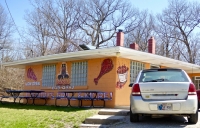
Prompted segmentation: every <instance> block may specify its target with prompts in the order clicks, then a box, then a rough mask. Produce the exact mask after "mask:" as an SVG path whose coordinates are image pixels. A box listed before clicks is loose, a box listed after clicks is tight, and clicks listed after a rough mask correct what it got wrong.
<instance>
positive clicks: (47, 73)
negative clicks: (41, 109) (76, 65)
mask: <svg viewBox="0 0 200 128" xmlns="http://www.w3.org/2000/svg"><path fill="white" fill-rule="evenodd" d="M55 76H56V65H44V66H43V70H42V86H44V87H53V86H54V84H55Z"/></svg>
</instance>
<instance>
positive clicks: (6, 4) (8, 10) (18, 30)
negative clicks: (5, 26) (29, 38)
mask: <svg viewBox="0 0 200 128" xmlns="http://www.w3.org/2000/svg"><path fill="white" fill-rule="evenodd" d="M5 3H6V7H7V9H8V12H9V14H10V16H11V18H12V21H13V23H14V25H15V27H16V30H17V32H18V34H19V36H20V38H21V39H22V40H23V38H22V35H21V34H20V32H19V30H18V27H17V25H16V23H15V21H14V19H13V17H12V14H11V12H10V9H9V7H8V4H7V1H6V0H5Z"/></svg>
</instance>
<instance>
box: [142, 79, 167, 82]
mask: <svg viewBox="0 0 200 128" xmlns="http://www.w3.org/2000/svg"><path fill="white" fill-rule="evenodd" d="M162 81H168V80H167V79H155V80H148V81H145V82H162Z"/></svg>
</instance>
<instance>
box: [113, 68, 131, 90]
mask: <svg viewBox="0 0 200 128" xmlns="http://www.w3.org/2000/svg"><path fill="white" fill-rule="evenodd" d="M128 70H129V68H128V67H127V66H125V65H122V66H119V67H118V68H117V75H118V82H117V86H116V88H119V89H121V88H123V87H124V85H125V84H126V81H127V75H128Z"/></svg>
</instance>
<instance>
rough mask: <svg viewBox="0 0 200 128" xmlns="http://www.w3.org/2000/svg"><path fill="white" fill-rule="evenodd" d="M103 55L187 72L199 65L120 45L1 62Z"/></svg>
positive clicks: (21, 65)
mask: <svg viewBox="0 0 200 128" xmlns="http://www.w3.org/2000/svg"><path fill="white" fill-rule="evenodd" d="M105 57H120V58H127V59H131V60H136V61H140V62H145V63H150V64H155V65H161V66H166V67H171V68H181V69H183V70H185V71H186V72H187V73H200V66H199V65H195V64H191V63H187V62H183V61H179V60H175V59H171V58H167V57H164V56H159V55H155V54H151V53H146V52H141V51H137V50H134V49H131V48H125V47H120V46H117V47H109V48H103V49H93V50H85V51H77V52H69V53H60V54H54V55H47V56H42V57H36V58H31V59H26V60H19V61H14V62H7V63H3V66H6V67H17V68H25V66H27V65H37V64H45V63H46V64H48V63H58V62H61V61H62V62H63V61H74V60H88V59H94V58H105Z"/></svg>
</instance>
